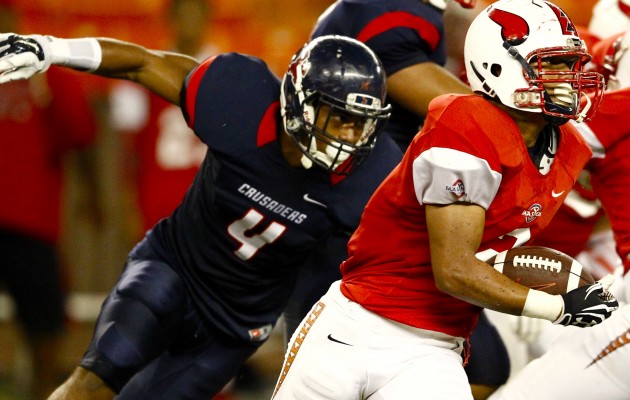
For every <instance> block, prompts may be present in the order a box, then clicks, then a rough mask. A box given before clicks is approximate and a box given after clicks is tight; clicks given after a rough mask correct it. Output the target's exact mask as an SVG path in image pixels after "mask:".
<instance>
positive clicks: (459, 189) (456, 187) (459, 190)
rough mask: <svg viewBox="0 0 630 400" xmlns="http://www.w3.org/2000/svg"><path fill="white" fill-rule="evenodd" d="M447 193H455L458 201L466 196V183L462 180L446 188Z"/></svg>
mask: <svg viewBox="0 0 630 400" xmlns="http://www.w3.org/2000/svg"><path fill="white" fill-rule="evenodd" d="M446 191H447V192H451V193H453V195H454V196H455V197H457V198H458V199H459V198H461V197H463V196H466V187H465V186H464V182H462V180H461V179H458V180H456V181H455V183H453V184H452V185H447V186H446Z"/></svg>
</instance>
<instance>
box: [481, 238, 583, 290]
mask: <svg viewBox="0 0 630 400" xmlns="http://www.w3.org/2000/svg"><path fill="white" fill-rule="evenodd" d="M487 263H488V264H490V265H492V266H493V267H494V269H496V270H497V271H499V272H501V273H502V274H504V275H505V276H507V277H508V278H510V279H512V280H513V281H515V282H518V283H520V284H521V285H524V286H527V287H529V288H532V289H537V290H542V291H543V292H547V293H549V294H564V293H566V292H568V291H571V290H573V289H576V288H578V287H580V286H584V285H590V284H592V283H594V282H595V279H593V277H592V276H591V274H590V273H589V272H588V271H587V270H586V268H584V266H582V264H580V263H579V262H577V261H576V260H575V259H574V258H573V257H571V256H569V255H567V254H564V253H562V252H560V251H558V250H554V249H550V248H548V247H541V246H522V247H517V248H514V249H510V250H506V251H503V252H501V253H499V254H497V255H496V256H494V257H492V258H491V259H489V260H488V261H487Z"/></svg>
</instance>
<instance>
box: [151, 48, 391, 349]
mask: <svg viewBox="0 0 630 400" xmlns="http://www.w3.org/2000/svg"><path fill="white" fill-rule="evenodd" d="M279 98H280V82H279V80H278V78H277V77H275V76H274V75H273V73H272V72H271V71H270V70H269V69H268V68H267V66H266V65H265V64H264V62H263V61H261V60H259V59H257V58H254V57H250V56H245V55H241V54H236V53H229V54H223V55H219V56H216V57H212V58H210V59H208V60H206V61H205V62H203V63H202V64H201V65H199V66H198V67H197V68H196V69H195V70H193V71H192V72H191V73H190V74H189V76H188V78H187V80H186V84H185V87H184V89H183V91H182V110H183V112H184V115H185V117H186V119H187V121H188V123H189V125H190V126H191V128H192V129H193V130H194V132H195V134H196V135H197V136H199V138H201V140H202V141H203V142H204V143H205V144H207V145H208V148H209V150H208V153H207V155H206V158H205V160H204V162H203V164H202V166H201V168H200V170H199V173H198V174H197V176H196V177H195V179H194V181H193V183H192V185H191V187H190V188H189V190H188V192H187V194H186V196H185V197H184V199H183V201H182V203H181V205H180V206H179V207H178V208H177V209H176V210H175V211H174V212H173V214H172V215H171V216H169V217H168V218H166V219H164V220H162V221H160V222H159V223H158V224H157V225H156V226H155V227H154V229H153V230H152V231H151V232H150V233H149V234H148V237H147V240H146V241H145V243H146V244H145V245H149V246H151V247H152V248H153V251H155V252H157V253H158V254H160V256H161V257H162V258H163V260H164V261H166V262H167V263H168V264H169V265H171V266H172V267H173V268H174V269H175V270H176V271H177V273H178V274H179V275H180V276H181V277H182V279H183V280H184V282H185V284H186V286H187V288H188V291H189V293H190V296H191V298H192V300H193V302H194V303H195V305H196V306H197V307H198V309H199V310H200V313H201V314H202V315H203V317H204V318H205V319H206V320H207V321H209V322H210V323H212V324H213V325H214V326H217V327H218V328H219V329H222V330H223V331H224V332H225V333H228V334H230V335H232V336H238V337H241V338H245V339H249V340H256V339H257V336H258V338H260V339H264V338H266V334H267V333H268V330H270V327H271V326H272V325H273V324H274V323H275V321H276V320H277V318H278V317H279V315H280V313H281V312H282V310H283V309H284V307H285V306H286V303H287V302H288V299H289V297H290V295H291V293H292V290H293V287H294V284H295V280H296V278H297V274H298V270H299V267H300V266H301V265H302V264H303V263H304V261H305V259H306V258H307V257H308V256H309V255H311V254H312V252H313V251H318V250H321V248H319V249H318V245H319V244H320V243H322V242H323V241H324V240H325V239H326V238H327V237H329V236H330V235H331V234H332V233H333V232H336V231H340V230H345V231H352V230H354V229H355V228H356V226H357V225H358V223H359V220H360V217H361V214H362V212H363V208H364V206H365V204H366V203H367V201H368V199H369V197H370V196H371V194H372V193H373V191H374V190H375V189H376V187H377V186H378V184H380V182H381V181H382V180H383V179H384V178H385V176H386V175H387V174H388V173H389V172H390V171H391V170H392V169H393V167H394V166H395V165H396V164H397V163H398V161H399V160H400V158H401V153H400V151H399V150H398V148H397V147H396V145H395V144H394V143H393V142H392V141H391V140H389V138H381V139H382V140H381V139H379V142H378V144H377V145H376V146H375V150H374V151H373V153H372V154H371V155H370V156H369V157H368V159H367V160H366V161H365V162H364V163H363V164H362V165H361V166H360V167H359V168H358V169H357V171H355V172H353V173H352V174H351V175H349V176H347V177H345V178H343V177H339V176H337V175H331V174H329V173H328V172H325V171H323V170H320V169H318V168H315V167H314V168H311V169H308V170H307V169H304V168H294V167H291V166H290V165H289V164H288V163H287V161H286V160H285V158H284V157H283V155H282V152H281V149H280V142H279V135H284V134H286V133H284V130H283V127H282V123H281V118H280V109H279ZM336 268H338V266H336Z"/></svg>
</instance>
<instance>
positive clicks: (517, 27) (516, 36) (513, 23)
mask: <svg viewBox="0 0 630 400" xmlns="http://www.w3.org/2000/svg"><path fill="white" fill-rule="evenodd" d="M488 17H489V18H490V19H491V20H492V21H494V22H496V23H497V24H498V25H499V26H501V37H502V38H503V40H504V41H506V42H508V43H509V44H510V45H512V46H518V45H519V44H523V43H524V42H525V41H526V40H527V38H528V37H529V25H527V21H525V19H523V18H522V17H519V16H518V15H516V14H512V13H511V12H507V11H503V10H499V9H496V8H495V9H492V10H490V12H489V13H488Z"/></svg>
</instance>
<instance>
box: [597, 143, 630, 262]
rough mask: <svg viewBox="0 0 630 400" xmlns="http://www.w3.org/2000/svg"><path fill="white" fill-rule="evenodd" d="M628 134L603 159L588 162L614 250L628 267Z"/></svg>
mask: <svg viewBox="0 0 630 400" xmlns="http://www.w3.org/2000/svg"><path fill="white" fill-rule="evenodd" d="M629 154H630V137H628V136H626V137H625V138H623V139H622V140H620V141H618V142H616V143H615V144H614V146H612V147H611V148H610V149H607V151H606V157H604V158H603V159H594V160H592V161H591V163H590V164H589V169H590V171H591V182H592V185H593V191H594V192H595V194H596V195H597V197H598V198H599V200H600V201H601V203H602V206H603V208H604V210H605V211H606V214H607V215H608V218H609V219H610V223H611V226H612V228H613V232H614V235H615V241H616V243H617V252H618V253H619V256H620V257H621V259H622V260H623V262H624V266H625V270H626V271H628V270H629V269H630V258H629V256H630V205H629V204H628V199H629V198H630V172H629V171H630V157H629V156H628V155H629Z"/></svg>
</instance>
